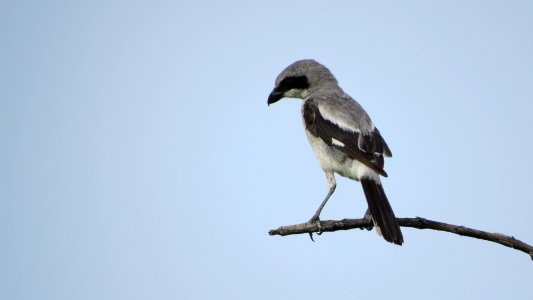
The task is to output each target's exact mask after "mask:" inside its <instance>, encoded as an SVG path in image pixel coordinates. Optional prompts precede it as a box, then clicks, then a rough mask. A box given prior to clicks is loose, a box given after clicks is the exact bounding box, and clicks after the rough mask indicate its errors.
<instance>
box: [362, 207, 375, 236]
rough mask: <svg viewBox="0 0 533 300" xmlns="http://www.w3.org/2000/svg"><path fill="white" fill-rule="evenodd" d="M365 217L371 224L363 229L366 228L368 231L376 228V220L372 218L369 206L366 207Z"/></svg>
mask: <svg viewBox="0 0 533 300" xmlns="http://www.w3.org/2000/svg"><path fill="white" fill-rule="evenodd" d="M363 219H364V220H365V221H368V222H370V225H368V226H366V227H364V228H361V229H366V230H368V231H370V230H372V228H374V220H373V219H372V214H371V213H370V209H369V208H367V209H366V212H365V215H364V216H363Z"/></svg>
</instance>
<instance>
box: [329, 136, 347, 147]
mask: <svg viewBox="0 0 533 300" xmlns="http://www.w3.org/2000/svg"><path fill="white" fill-rule="evenodd" d="M331 143H332V144H333V145H336V146H339V147H344V144H343V143H342V142H341V141H339V140H336V139H334V138H331Z"/></svg>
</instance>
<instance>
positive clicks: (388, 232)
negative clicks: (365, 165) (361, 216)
mask: <svg viewBox="0 0 533 300" xmlns="http://www.w3.org/2000/svg"><path fill="white" fill-rule="evenodd" d="M361 184H362V185H363V190H364V192H365V196H366V202H367V203H368V208H369V209H370V213H371V214H372V219H373V220H374V224H375V226H376V227H378V228H376V230H377V232H378V233H380V232H381V235H382V236H383V238H384V239H385V240H386V241H387V242H391V243H394V244H397V245H401V244H402V243H403V235H402V231H401V230H400V225H398V220H397V219H396V216H395V215H394V211H392V207H391V206H390V203H389V200H388V199H387V195H385V191H384V190H383V186H381V184H380V183H378V182H376V181H374V180H373V179H361Z"/></svg>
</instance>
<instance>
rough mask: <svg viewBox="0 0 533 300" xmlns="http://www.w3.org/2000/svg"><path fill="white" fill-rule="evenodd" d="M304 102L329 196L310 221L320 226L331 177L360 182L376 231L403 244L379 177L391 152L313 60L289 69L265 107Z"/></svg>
mask: <svg viewBox="0 0 533 300" xmlns="http://www.w3.org/2000/svg"><path fill="white" fill-rule="evenodd" d="M285 97H289V98H300V99H302V100H303V105H302V118H303V123H304V126H305V134H306V135H307V139H308V140H309V143H310V144H311V147H312V148H313V151H314V152H315V155H316V157H317V159H318V162H319V163H320V167H321V168H322V170H324V172H325V173H326V178H327V181H328V186H329V191H328V193H327V195H326V198H325V199H324V200H323V201H322V203H321V204H320V206H319V207H318V209H317V211H316V213H315V214H314V215H313V217H312V218H311V219H310V220H309V222H310V223H312V222H318V224H319V226H320V219H319V218H320V212H321V211H322V209H323V208H324V205H326V202H327V201H328V199H329V198H330V197H331V195H332V194H333V192H334V191H335V187H336V186H337V184H336V182H335V173H337V174H339V175H341V176H344V177H347V178H350V179H353V180H356V181H360V182H361V184H362V186H363V190H364V193H365V196H366V200H367V203H368V211H367V214H365V217H368V212H370V215H371V216H372V220H373V222H374V225H375V226H376V231H377V233H378V234H380V235H382V236H383V238H384V239H385V240H386V241H388V242H391V243H394V244H397V245H401V244H402V243H403V236H402V231H401V230H400V226H399V225H398V220H396V216H395V215H394V212H393V211H392V207H391V206H390V204H389V201H388V199H387V196H386V195H385V191H384V190H383V186H382V185H381V181H380V175H381V176H384V177H387V173H386V172H385V170H383V166H384V159H383V157H384V156H387V157H390V156H392V153H391V151H390V149H389V147H388V146H387V143H386V142H385V140H384V139H383V138H382V137H381V134H380V133H379V130H378V129H377V128H376V127H375V126H374V123H372V120H371V119H370V117H369V116H368V114H367V113H366V112H365V110H364V109H363V108H362V107H361V105H359V103H357V102H356V101H355V100H353V99H352V98H351V97H350V96H349V95H348V94H346V93H345V92H344V91H343V90H342V89H341V88H340V86H339V85H338V83H337V80H336V79H335V77H334V76H333V74H331V72H330V71H329V69H328V68H326V67H325V66H323V65H321V64H320V63H318V62H316V61H314V60H311V59H306V60H300V61H297V62H295V63H293V64H291V65H290V66H288V67H287V68H286V69H285V70H283V72H281V74H279V75H278V78H277V79H276V86H275V88H274V90H273V91H272V92H271V93H270V95H269V96H268V105H270V104H272V103H275V102H277V101H279V100H280V99H282V98H285Z"/></svg>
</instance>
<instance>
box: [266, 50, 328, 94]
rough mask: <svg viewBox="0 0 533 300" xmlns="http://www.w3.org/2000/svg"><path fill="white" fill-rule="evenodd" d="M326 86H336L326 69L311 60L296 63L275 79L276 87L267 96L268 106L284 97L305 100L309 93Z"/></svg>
mask: <svg viewBox="0 0 533 300" xmlns="http://www.w3.org/2000/svg"><path fill="white" fill-rule="evenodd" d="M327 84H335V85H337V80H336V79H335V77H334V76H333V74H331V72H330V71H329V69H328V68H326V67H325V66H323V65H321V64H320V63H318V62H316V61H315V60H312V59H304V60H299V61H296V62H294V63H293V64H291V65H290V66H288V67H287V68H285V70H283V71H282V72H281V73H280V74H279V75H278V78H276V86H275V87H274V89H273V90H272V92H271V93H270V95H269V96H268V105H270V104H273V103H275V102H278V101H279V100H281V99H282V98H286V97H287V98H299V99H305V98H306V97H307V95H309V92H310V91H312V90H315V89H318V88H319V87H321V86H324V85H327Z"/></svg>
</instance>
